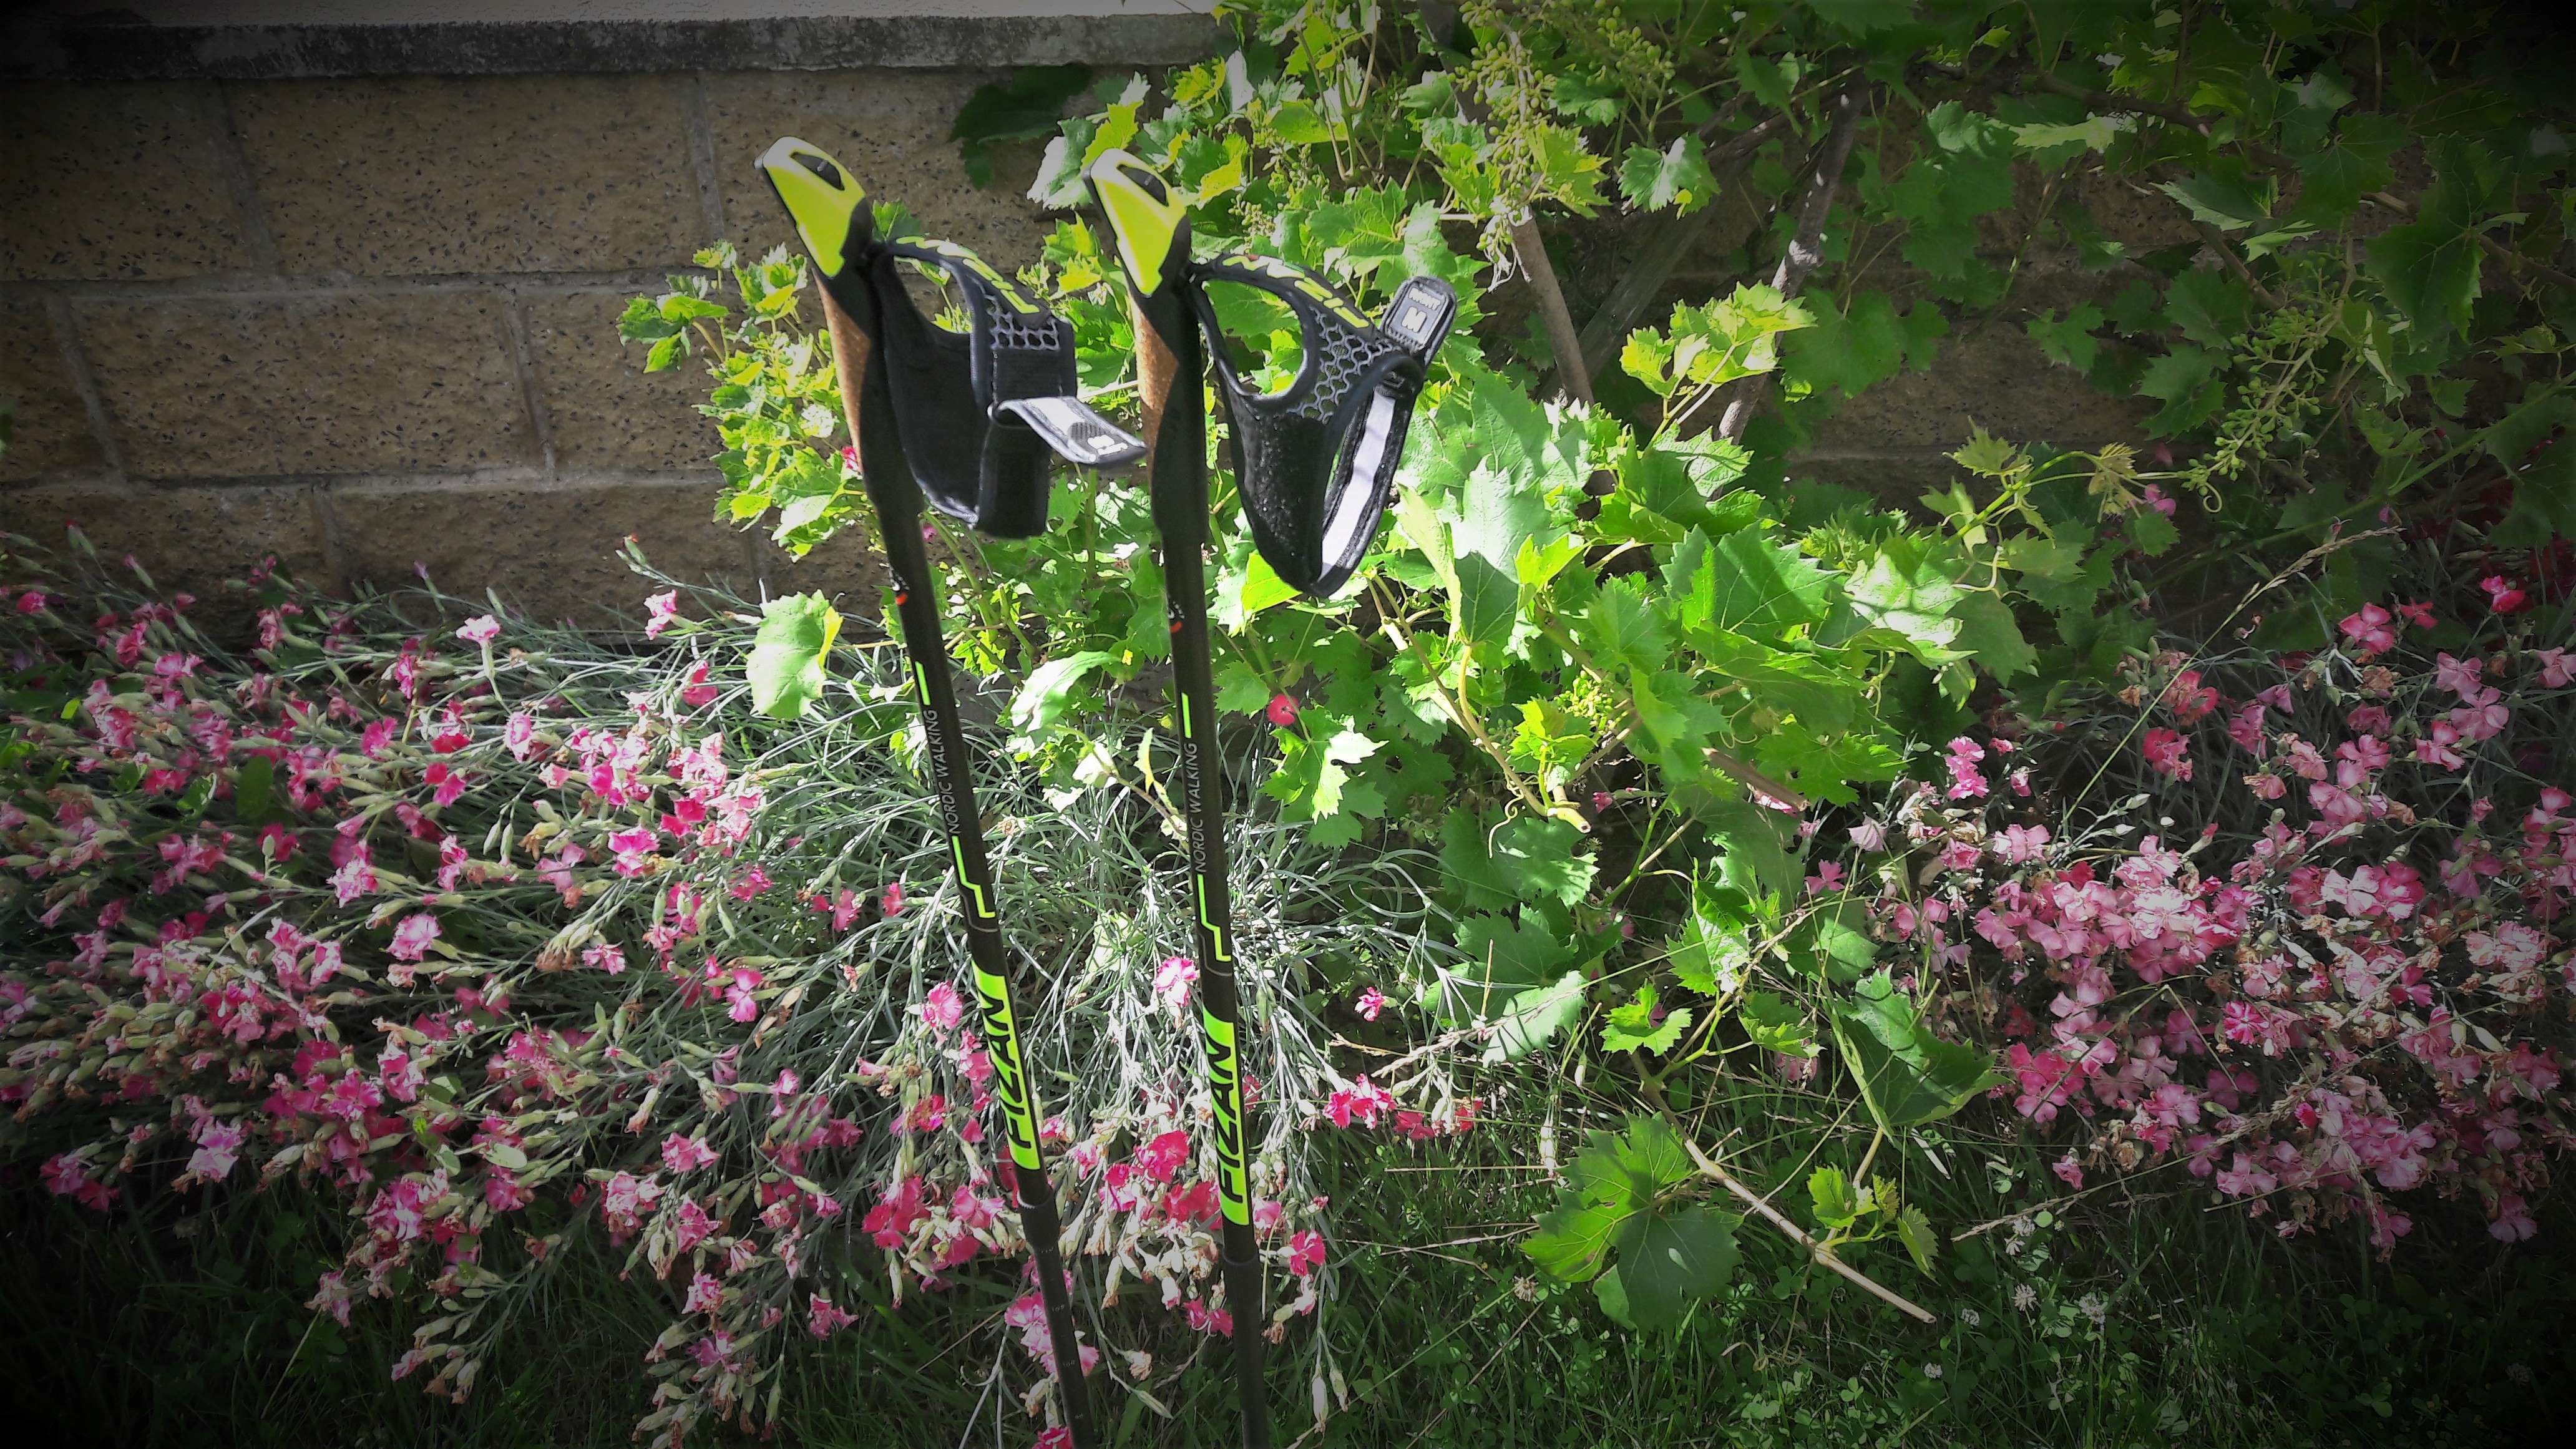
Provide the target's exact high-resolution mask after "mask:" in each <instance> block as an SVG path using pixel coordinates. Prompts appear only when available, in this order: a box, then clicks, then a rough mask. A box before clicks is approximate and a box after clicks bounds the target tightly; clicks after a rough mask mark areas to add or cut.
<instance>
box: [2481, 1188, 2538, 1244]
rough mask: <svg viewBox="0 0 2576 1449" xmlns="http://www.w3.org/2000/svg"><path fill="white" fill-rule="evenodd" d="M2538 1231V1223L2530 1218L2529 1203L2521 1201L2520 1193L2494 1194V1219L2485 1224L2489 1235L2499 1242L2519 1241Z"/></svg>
mask: <svg viewBox="0 0 2576 1449" xmlns="http://www.w3.org/2000/svg"><path fill="white" fill-rule="evenodd" d="M2539 1231H2540V1224H2538V1223H2536V1222H2533V1221H2532V1220H2531V1204H2529V1203H2527V1202H2524V1201H2523V1199H2522V1194H2521V1193H2518V1192H2500V1193H2497V1194H2496V1205H2495V1221H2494V1222H2491V1223H2489V1224H2487V1232H2488V1234H2489V1235H2490V1236H2492V1237H2493V1238H2495V1240H2496V1241H2497V1242H2500V1243H2519V1242H2524V1241H2526V1240H2528V1239H2529V1238H2530V1237H2531V1236H2532V1235H2533V1234H2535V1233H2537V1232H2539Z"/></svg>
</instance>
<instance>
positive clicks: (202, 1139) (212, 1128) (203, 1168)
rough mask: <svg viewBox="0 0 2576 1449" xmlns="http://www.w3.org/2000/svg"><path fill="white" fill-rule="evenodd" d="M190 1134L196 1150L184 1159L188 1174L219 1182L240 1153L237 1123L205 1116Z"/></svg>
mask: <svg viewBox="0 0 2576 1449" xmlns="http://www.w3.org/2000/svg"><path fill="white" fill-rule="evenodd" d="M192 1100H193V1099H192ZM194 1135H195V1137H196V1139H197V1150H196V1152H195V1153H194V1154H193V1155H191V1156H190V1157H189V1158H188V1173H189V1175H190V1176H192V1177H200V1178H203V1179H205V1180H206V1181H208V1182H221V1181H223V1180H224V1178H226V1177H227V1176H229V1175H230V1174H231V1173H232V1170H233V1163H234V1162H235V1161H236V1160H238V1158H239V1157H240V1154H241V1145H242V1137H243V1133H242V1128H241V1124H240V1123H238V1122H224V1121H218V1120H217V1119H215V1118H213V1117H207V1118H204V1119H201V1120H200V1121H199V1122H198V1123H197V1126H196V1131H195V1134H194Z"/></svg>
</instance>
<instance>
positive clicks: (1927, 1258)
mask: <svg viewBox="0 0 2576 1449" xmlns="http://www.w3.org/2000/svg"><path fill="white" fill-rule="evenodd" d="M1896 1240H1897V1241H1898V1242H1900V1243H1903V1244H1904V1245H1905V1256H1907V1257H1909V1258H1912V1259H1913V1260H1914V1266H1915V1269H1916V1270H1917V1271H1919V1272H1920V1273H1922V1274H1923V1276H1924V1277H1926V1278H1929V1277H1931V1276H1932V1261H1933V1259H1934V1257H1935V1256H1937V1255H1938V1254H1939V1252H1940V1249H1941V1239H1940V1238H1939V1236H1938V1235H1936V1234H1935V1233H1934V1232H1933V1231H1932V1220H1931V1219H1930V1218H1927V1217H1925V1216H1924V1215H1923V1209H1921V1208H1919V1207H1911V1206H1909V1207H1907V1208H1906V1209H1905V1210H1904V1211H1903V1212H1900V1213H1898V1214H1897V1215H1896Z"/></svg>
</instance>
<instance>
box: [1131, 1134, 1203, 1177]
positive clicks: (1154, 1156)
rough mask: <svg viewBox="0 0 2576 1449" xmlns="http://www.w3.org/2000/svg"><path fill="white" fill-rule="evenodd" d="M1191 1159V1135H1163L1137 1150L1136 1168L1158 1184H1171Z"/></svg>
mask: <svg viewBox="0 0 2576 1449" xmlns="http://www.w3.org/2000/svg"><path fill="white" fill-rule="evenodd" d="M1189 1159H1190V1134H1188V1133H1186V1132H1180V1131H1172V1132H1166V1133H1163V1134H1162V1135H1161V1136H1159V1137H1156V1138H1155V1139H1154V1140H1153V1141H1151V1142H1148V1143H1146V1144H1145V1145H1144V1146H1142V1147H1139V1148H1137V1149H1136V1166H1137V1167H1139V1168H1140V1169H1142V1170H1143V1171H1144V1174H1145V1175H1146V1176H1147V1177H1150V1178H1152V1179H1154V1180H1155V1181H1156V1182H1165V1183H1167V1182H1170V1181H1171V1180H1172V1178H1173V1177H1174V1176H1175V1175H1177V1174H1178V1173H1179V1172H1180V1170H1181V1164H1183V1163H1185V1162H1187V1161H1189Z"/></svg>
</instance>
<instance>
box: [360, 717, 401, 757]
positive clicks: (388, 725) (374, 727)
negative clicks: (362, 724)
mask: <svg viewBox="0 0 2576 1449" xmlns="http://www.w3.org/2000/svg"><path fill="white" fill-rule="evenodd" d="M401 727H402V726H401V724H400V723H399V722H398V721H395V720H389V719H380V720H377V721H375V722H373V723H371V724H369V725H368V726H367V727H366V728H365V729H364V730H362V731H360V732H359V735H358V753H359V754H362V755H364V756H366V757H367V758H368V759H370V760H374V759H381V758H383V756H384V753H385V747H386V746H388V745H390V744H392V743H393V742H394V731H396V730H398V729H400V728H401Z"/></svg>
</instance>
